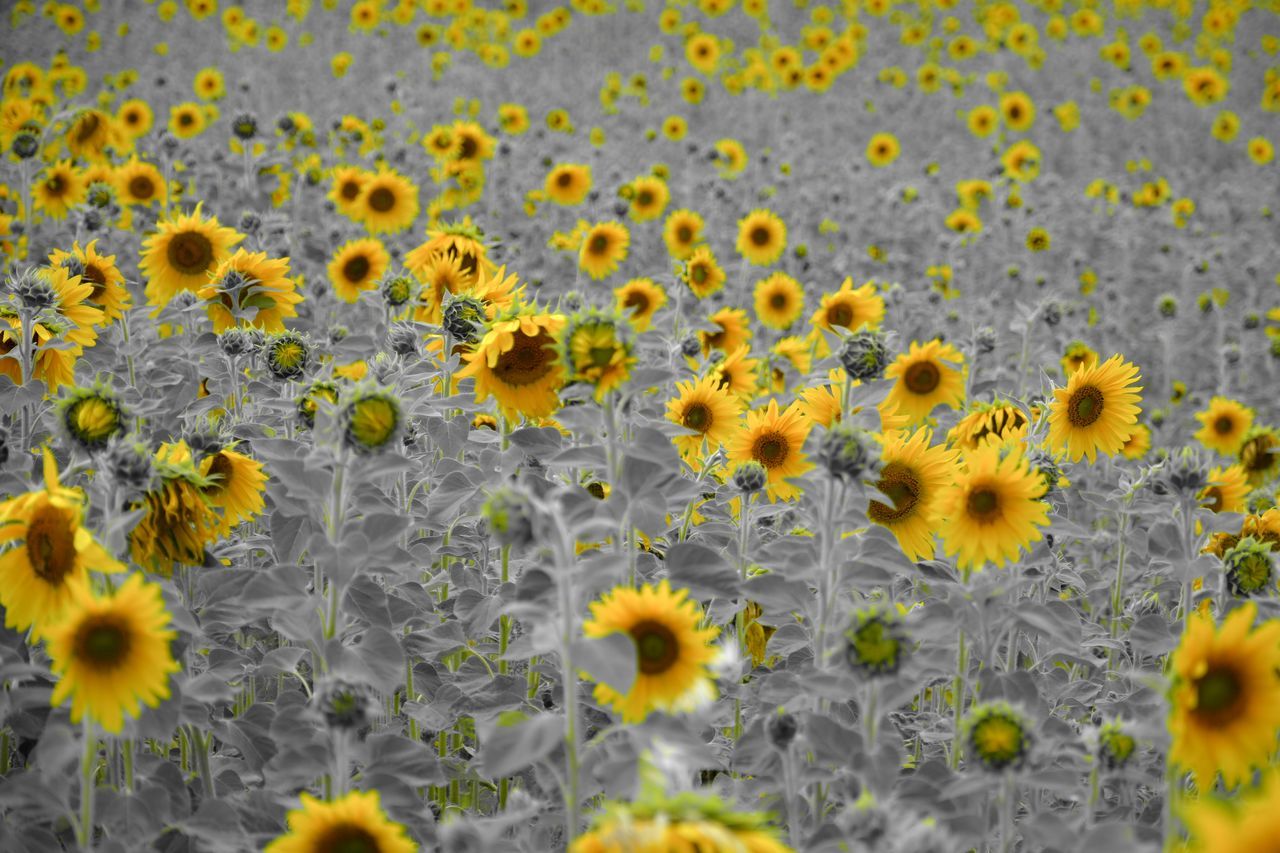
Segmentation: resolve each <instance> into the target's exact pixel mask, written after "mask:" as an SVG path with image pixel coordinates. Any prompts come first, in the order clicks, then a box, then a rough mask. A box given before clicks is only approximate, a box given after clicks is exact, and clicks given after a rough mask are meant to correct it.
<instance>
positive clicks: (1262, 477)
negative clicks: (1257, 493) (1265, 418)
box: [1237, 426, 1280, 488]
mask: <svg viewBox="0 0 1280 853" xmlns="http://www.w3.org/2000/svg"><path fill="white" fill-rule="evenodd" d="M1237 458H1238V459H1239V460H1240V465H1241V467H1243V468H1244V470H1245V473H1246V474H1248V475H1249V485H1251V486H1253V487H1255V488H1257V487H1258V486H1263V485H1266V483H1267V482H1269V481H1270V480H1271V479H1272V478H1273V477H1275V476H1276V474H1277V473H1280V433H1277V432H1276V430H1275V429H1273V428H1272V427H1269V426H1253V427H1250V428H1249V431H1248V432H1246V433H1245V434H1244V441H1242V442H1241V443H1240V450H1239V451H1238V453H1237Z"/></svg>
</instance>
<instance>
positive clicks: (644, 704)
mask: <svg viewBox="0 0 1280 853" xmlns="http://www.w3.org/2000/svg"><path fill="white" fill-rule="evenodd" d="M702 621H703V614H702V608H701V607H699V606H698V604H697V603H696V602H694V601H691V600H689V591H688V590H686V589H681V590H675V591H672V589H671V585H670V583H669V582H668V581H666V580H663V581H662V582H661V583H659V584H658V585H657V586H653V585H652V584H645V585H644V586H641V587H640V588H638V589H636V588H632V587H630V586H620V587H615V588H614V589H613V590H611V591H610V592H608V593H606V594H605V595H604V597H602V598H601V599H600V600H599V601H593V602H592V603H591V618H590V619H588V620H587V621H586V622H584V623H583V625H582V632H583V634H584V635H585V636H587V637H606V636H609V635H610V634H613V633H616V632H619V631H621V632H623V633H626V634H627V635H629V636H630V637H631V639H632V640H634V641H635V644H636V679H635V682H634V683H633V684H632V685H631V689H630V690H629V691H628V692H627V693H626V694H625V695H624V694H622V693H619V692H618V691H617V690H616V689H614V688H613V687H612V686H610V685H607V684H603V683H599V684H597V685H596V688H595V698H596V701H597V702H599V703H600V704H602V705H607V706H609V707H611V708H612V709H613V710H614V711H616V712H617V713H618V714H620V715H621V716H622V721H623V722H624V723H640V722H643V721H644V719H645V717H647V716H648V715H649V714H650V713H651V712H653V711H655V710H657V711H664V712H668V713H670V712H673V711H679V710H684V709H687V708H689V707H696V706H697V705H699V704H701V703H702V702H704V701H706V700H709V699H714V698H715V684H714V681H713V680H712V677H711V672H710V670H709V664H710V663H711V662H712V661H713V660H714V659H715V656H716V650H715V648H714V647H713V646H712V645H711V643H712V641H713V640H714V639H715V638H716V636H717V635H718V634H719V633H720V629H719V628H716V627H715V626H714V625H708V626H705V627H702V625H701V623H702Z"/></svg>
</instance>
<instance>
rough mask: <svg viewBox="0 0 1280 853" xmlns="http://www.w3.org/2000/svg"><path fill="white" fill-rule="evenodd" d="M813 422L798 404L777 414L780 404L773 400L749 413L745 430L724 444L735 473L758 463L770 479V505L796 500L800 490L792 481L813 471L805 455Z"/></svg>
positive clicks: (741, 429)
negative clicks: (793, 478)
mask: <svg viewBox="0 0 1280 853" xmlns="http://www.w3.org/2000/svg"><path fill="white" fill-rule="evenodd" d="M812 427H813V422H812V421H811V420H809V418H807V417H805V414H804V409H803V408H802V406H801V405H800V403H799V402H793V403H791V405H789V406H787V408H786V409H785V410H782V411H779V410H778V401H777V400H770V401H769V405H768V407H766V408H765V409H763V410H756V411H751V412H747V422H746V426H744V427H741V428H739V429H738V431H737V432H736V433H735V434H734V435H733V436H732V437H731V438H730V439H729V440H728V441H726V442H725V451H726V454H727V455H728V458H729V462H730V463H732V464H733V467H734V469H735V470H736V469H737V468H739V467H741V466H742V465H744V464H746V463H748V462H753V461H754V462H758V463H760V464H761V465H763V466H764V469H765V473H766V474H767V475H768V482H767V485H766V486H765V492H766V494H767V495H768V496H769V500H770V502H775V501H777V500H778V499H779V498H781V499H782V500H784V501H790V500H795V499H796V498H798V497H799V496H800V494H801V489H800V487H799V486H796V485H795V484H793V483H790V482H788V479H789V478H792V477H799V476H800V475H802V474H804V473H805V472H806V471H809V470H810V469H812V468H813V467H814V466H813V463H812V462H810V461H809V460H808V457H807V456H805V454H804V442H805V439H806V438H808V436H809V430H810V429H812Z"/></svg>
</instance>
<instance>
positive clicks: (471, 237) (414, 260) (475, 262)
mask: <svg viewBox="0 0 1280 853" xmlns="http://www.w3.org/2000/svg"><path fill="white" fill-rule="evenodd" d="M427 238H428V239H427V241H426V242H425V243H423V244H421V245H419V246H417V247H416V248H414V249H412V250H410V251H409V252H408V253H407V254H406V255H405V257H404V263H405V267H406V268H407V269H408V270H409V271H410V272H413V273H415V274H418V273H419V271H420V270H425V269H426V268H427V267H428V266H429V265H430V263H431V261H432V259H434V258H436V257H437V256H444V257H446V258H449V259H451V260H456V261H457V262H458V269H459V270H461V271H462V274H463V275H464V276H465V277H466V278H467V279H468V280H474V279H475V278H476V276H477V275H479V274H482V273H483V274H488V275H492V274H493V273H494V271H495V270H496V269H497V266H496V265H495V264H494V263H493V261H491V260H490V259H489V250H488V247H487V246H486V245H485V242H484V232H482V231H481V230H480V229H479V228H478V227H476V225H475V223H473V222H472V221H471V217H470V216H468V217H465V218H464V219H463V220H462V221H461V222H444V223H440V225H439V226H438V227H437V228H436V229H435V230H431V231H428V232H427ZM419 279H420V280H422V281H423V283H424V284H425V283H426V279H423V278H422V276H421V275H419Z"/></svg>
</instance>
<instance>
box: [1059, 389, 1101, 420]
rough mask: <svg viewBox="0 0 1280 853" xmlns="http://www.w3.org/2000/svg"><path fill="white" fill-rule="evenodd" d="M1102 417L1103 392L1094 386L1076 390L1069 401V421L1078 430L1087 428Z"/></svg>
mask: <svg viewBox="0 0 1280 853" xmlns="http://www.w3.org/2000/svg"><path fill="white" fill-rule="evenodd" d="M1100 417H1102V392H1101V391H1099V390H1098V389H1097V388H1095V387H1093V386H1092V385H1083V386H1081V387H1080V388H1077V389H1076V392H1075V393H1074V394H1072V395H1071V399H1070V400H1068V401H1067V419H1068V420H1069V421H1071V425H1072V426H1073V427H1077V428H1083V427H1087V426H1089V425H1090V424H1092V423H1094V422H1095V421H1097V420H1098V418H1100Z"/></svg>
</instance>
